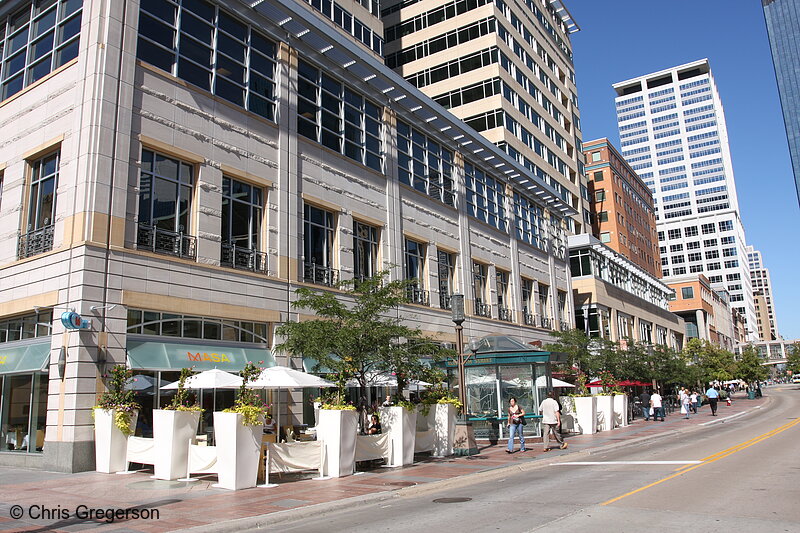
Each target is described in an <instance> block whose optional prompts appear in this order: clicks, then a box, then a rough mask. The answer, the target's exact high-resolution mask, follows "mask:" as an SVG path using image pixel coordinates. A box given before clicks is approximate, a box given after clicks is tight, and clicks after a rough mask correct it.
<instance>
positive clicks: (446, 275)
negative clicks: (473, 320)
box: [436, 250, 456, 309]
mask: <svg viewBox="0 0 800 533" xmlns="http://www.w3.org/2000/svg"><path fill="white" fill-rule="evenodd" d="M436 256H437V259H438V261H439V306H440V307H441V308H442V309H450V295H451V294H453V291H454V290H455V276H456V256H455V254H451V253H450V252H445V251H444V250H439V251H438V252H437V254H436Z"/></svg>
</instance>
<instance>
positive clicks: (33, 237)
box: [17, 224, 55, 259]
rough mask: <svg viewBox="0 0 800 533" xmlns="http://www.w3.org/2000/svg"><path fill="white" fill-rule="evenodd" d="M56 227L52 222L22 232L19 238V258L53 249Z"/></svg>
mask: <svg viewBox="0 0 800 533" xmlns="http://www.w3.org/2000/svg"><path fill="white" fill-rule="evenodd" d="M54 228H55V226H54V225H52V224H51V225H50V226H45V227H43V228H39V229H37V230H33V231H29V232H27V233H20V234H19V238H18V239H17V258H18V259H25V258H26V257H32V256H34V255H39V254H43V253H45V252H49V251H50V250H52V249H53V230H54Z"/></svg>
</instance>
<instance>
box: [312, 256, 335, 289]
mask: <svg viewBox="0 0 800 533" xmlns="http://www.w3.org/2000/svg"><path fill="white" fill-rule="evenodd" d="M303 281H305V282H307V283H315V284H317V285H327V286H328V287H333V286H334V285H336V284H337V283H338V282H339V271H338V270H336V269H335V268H331V267H327V266H323V265H318V264H316V263H306V262H303Z"/></svg>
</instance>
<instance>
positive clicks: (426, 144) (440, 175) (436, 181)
mask: <svg viewBox="0 0 800 533" xmlns="http://www.w3.org/2000/svg"><path fill="white" fill-rule="evenodd" d="M397 159H398V173H399V177H400V182H401V183H405V184H406V185H409V186H411V187H414V188H415V189H416V190H418V191H420V192H423V193H425V194H427V195H428V196H431V197H433V198H436V199H437V200H439V201H441V202H444V203H445V204H447V205H455V192H454V190H455V189H454V186H453V152H452V151H450V150H448V149H447V148H445V147H444V146H442V145H441V144H440V143H438V142H436V141H435V140H434V139H431V138H430V137H427V136H426V135H425V134H424V133H422V132H421V131H419V130H417V129H415V128H412V127H411V126H409V125H408V124H406V123H405V122H402V121H398V122H397Z"/></svg>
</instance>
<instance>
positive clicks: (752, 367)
mask: <svg viewBox="0 0 800 533" xmlns="http://www.w3.org/2000/svg"><path fill="white" fill-rule="evenodd" d="M767 374H768V372H767V369H766V368H764V366H763V365H762V364H761V359H760V358H759V357H758V354H757V353H756V350H755V348H753V347H752V346H748V347H747V348H745V349H744V350H742V356H741V357H740V358H739V360H738V361H737V362H736V376H737V377H738V378H739V379H743V380H745V381H746V382H748V383H753V382H756V381H761V380H763V379H766V377H767Z"/></svg>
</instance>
